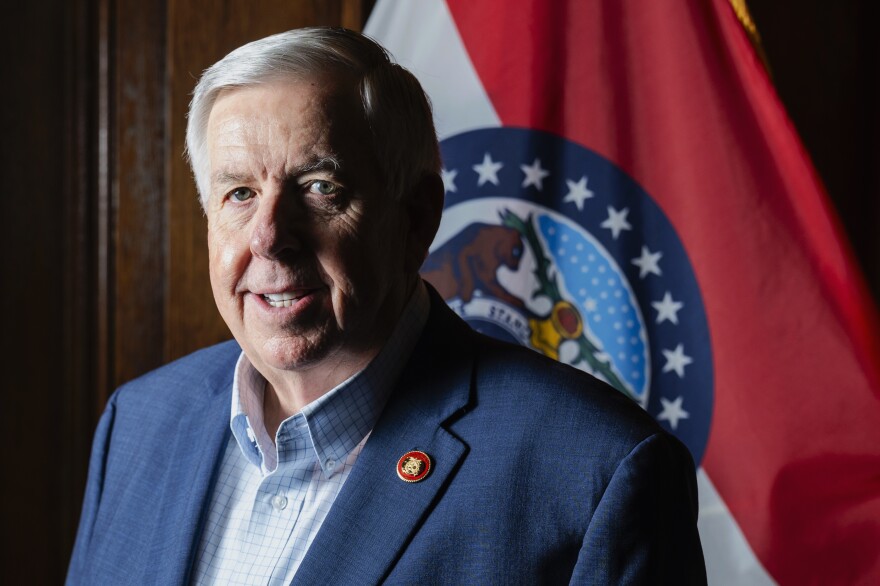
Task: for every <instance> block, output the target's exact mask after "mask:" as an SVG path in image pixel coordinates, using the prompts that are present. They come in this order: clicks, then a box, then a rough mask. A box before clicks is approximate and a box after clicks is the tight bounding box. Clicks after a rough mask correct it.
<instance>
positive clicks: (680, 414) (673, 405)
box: [657, 396, 691, 429]
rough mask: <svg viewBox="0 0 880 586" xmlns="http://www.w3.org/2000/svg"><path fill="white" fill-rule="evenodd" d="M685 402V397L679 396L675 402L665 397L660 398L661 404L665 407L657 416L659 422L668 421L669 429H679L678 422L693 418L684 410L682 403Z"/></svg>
mask: <svg viewBox="0 0 880 586" xmlns="http://www.w3.org/2000/svg"><path fill="white" fill-rule="evenodd" d="M682 401H684V397H681V396H679V397H678V398H677V399H676V400H674V401H669V400H667V399H666V398H665V397H660V403H661V404H662V405H663V411H661V412H660V414H659V415H658V416H657V420H658V421H663V420H666V421H668V422H669V427H671V428H672V429H677V428H678V422H679V420H681V419H687V418H688V417H690V416H691V414H690V413H688V412H687V411H685V410H684V409H682V407H681V403H682Z"/></svg>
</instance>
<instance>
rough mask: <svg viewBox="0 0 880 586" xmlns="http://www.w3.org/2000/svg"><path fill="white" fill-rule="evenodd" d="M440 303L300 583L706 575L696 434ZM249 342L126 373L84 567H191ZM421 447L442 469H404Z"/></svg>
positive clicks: (77, 557)
mask: <svg viewBox="0 0 880 586" xmlns="http://www.w3.org/2000/svg"><path fill="white" fill-rule="evenodd" d="M431 305H432V308H431V315H430V317H429V319H428V323H427V325H426V327H425V330H424V332H423V334H422V336H421V339H420V341H419V343H418V345H417V347H416V349H415V350H414V352H413V355H412V358H411V359H410V361H409V363H408V364H407V366H406V367H405V369H404V372H403V374H402V376H401V380H400V381H399V382H398V384H397V387H396V388H395V390H394V392H393V394H392V396H391V398H390V399H389V402H388V404H387V406H386V408H385V410H384V411H383V413H382V415H381V417H380V419H379V421H378V422H377V424H376V427H375V428H374V430H373V433H372V435H371V437H370V439H369V440H368V442H367V444H366V445H365V447H364V449H363V451H362V453H361V454H360V456H359V458H358V460H357V464H356V465H355V467H354V468H353V470H352V472H351V476H350V477H349V478H348V481H347V482H346V484H345V485H344V487H343V488H342V491H341V492H340V494H339V496H338V498H337V500H336V502H335V503H334V505H333V507H332V509H331V510H330V513H329V514H328V516H327V518H326V520H325V521H324V524H323V526H322V527H321V530H320V531H319V533H318V535H317V536H316V538H315V541H314V543H313V545H312V546H311V548H310V549H309V551H308V553H307V555H306V557H305V559H304V561H303V563H302V565H301V566H300V569H299V571H298V573H297V575H296V579H295V582H294V583H296V584H320V585H322V586H327V585H336V584H376V583H380V582H385V583H389V584H556V583H568V582H569V581H570V582H573V583H583V584H692V583H705V580H706V577H705V568H704V565H703V558H702V552H701V548H700V542H699V538H698V535H697V529H696V518H697V505H696V486H695V478H694V467H693V463H692V460H691V458H690V455H689V454H688V452H687V450H686V449H685V448H684V447H683V445H682V444H680V443H679V442H678V441H677V440H675V439H674V438H672V437H671V436H669V435H668V434H666V433H665V432H663V431H662V430H661V429H660V428H659V427H658V426H657V425H656V423H655V422H654V421H653V420H652V419H651V418H650V417H649V416H648V415H646V414H645V413H644V412H643V411H642V410H641V409H639V408H638V407H637V406H636V405H635V404H633V403H632V402H631V401H630V400H629V399H627V398H626V397H624V396H623V395H622V394H620V393H618V392H616V391H614V390H613V389H611V388H610V387H608V386H607V385H605V384H603V383H601V382H599V381H597V380H596V379H594V378H592V377H589V376H587V375H584V374H583V373H581V372H579V371H577V370H575V369H573V368H570V367H567V366H564V365H562V364H559V363H557V362H554V361H551V360H549V359H546V358H544V357H542V356H540V355H538V354H537V353H536V352H533V351H532V350H528V349H525V348H520V347H515V346H510V345H507V344H503V343H500V342H496V341H494V340H491V339H489V338H486V337H484V336H481V335H479V334H476V333H475V332H473V331H472V330H471V329H470V328H469V327H468V326H467V325H466V324H465V323H464V322H462V321H461V320H460V319H459V318H458V317H457V316H455V315H454V314H453V313H452V312H451V311H450V310H449V309H448V308H447V307H446V306H445V304H444V303H443V302H442V300H440V298H439V297H438V296H437V295H436V294H433V293H432V300H431ZM239 352H240V349H239V347H238V345H237V344H235V343H234V342H228V343H225V344H220V345H218V346H214V347H211V348H208V349H205V350H202V351H200V352H197V353H195V354H193V355H191V356H189V357H186V358H184V359H182V360H179V361H177V362H174V363H172V364H169V365H168V366H165V367H163V368H160V369H159V370H156V371H154V372H152V373H150V374H147V375H145V376H144V377H141V378H139V379H137V380H135V381H133V382H131V383H129V384H127V385H125V386H123V387H122V388H120V389H119V390H118V391H117V392H116V393H115V394H114V395H113V397H112V398H111V399H110V402H109V404H108V406H107V410H106V412H105V413H104V415H103V417H102V418H101V421H100V424H99V426H98V430H97V433H96V437H95V442H94V447H93V450H92V458H91V465H90V470H89V478H88V487H87V489H86V497H85V503H84V506H83V512H82V518H81V520H80V526H79V533H78V535H77V541H76V547H75V549H74V553H73V558H72V560H71V564H70V569H69V574H68V584H183V583H187V582H188V581H189V579H190V575H191V570H192V565H193V559H194V557H195V552H196V549H197V548H198V545H199V539H200V533H201V530H202V527H203V524H204V520H205V512H206V507H207V503H208V502H209V499H210V496H211V489H212V486H213V484H214V479H215V476H216V474H217V473H218V468H219V466H218V465H219V463H220V461H221V459H222V455H223V450H224V447H225V446H226V443H227V441H228V440H229V434H230V432H229V409H230V403H231V396H230V393H231V386H232V375H233V369H234V365H235V361H236V359H237V357H238V355H239ZM414 449H417V450H421V451H424V452H426V453H428V454H429V455H430V456H431V457H432V459H433V466H434V467H433V470H432V471H431V473H430V475H429V476H428V477H427V478H426V479H425V480H423V481H421V482H418V483H413V484H410V483H405V482H402V481H401V480H400V479H399V478H398V477H397V474H396V464H397V461H398V459H399V458H400V456H401V455H402V454H404V453H405V452H408V451H410V450H414Z"/></svg>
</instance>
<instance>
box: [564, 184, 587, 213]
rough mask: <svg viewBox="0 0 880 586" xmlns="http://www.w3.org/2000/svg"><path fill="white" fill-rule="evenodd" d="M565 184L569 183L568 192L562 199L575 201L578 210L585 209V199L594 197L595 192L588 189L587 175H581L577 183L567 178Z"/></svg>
mask: <svg viewBox="0 0 880 586" xmlns="http://www.w3.org/2000/svg"><path fill="white" fill-rule="evenodd" d="M565 184H566V185H568V194H567V195H566V196H565V197H564V198H563V200H562V201H564V202H565V203H569V202H574V205H576V206H577V208H578V211H581V210H583V209H584V200H585V199H590V198H591V197H593V195H594V194H593V192H592V191H590V190H589V189H587V176H586V175H584V176H583V177H581V180H580V181H578V182H577V183H575V182H574V181H572V180H571V179H566V180H565Z"/></svg>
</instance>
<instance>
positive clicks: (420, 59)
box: [364, 0, 501, 140]
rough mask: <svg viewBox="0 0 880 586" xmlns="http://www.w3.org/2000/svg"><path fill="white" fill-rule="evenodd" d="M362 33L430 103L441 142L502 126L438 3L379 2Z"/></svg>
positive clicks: (424, 0) (443, 5)
mask: <svg viewBox="0 0 880 586" xmlns="http://www.w3.org/2000/svg"><path fill="white" fill-rule="evenodd" d="M364 33H366V34H367V35H369V36H370V37H373V38H374V39H376V40H377V41H379V43H381V44H382V46H384V47H385V48H386V49H388V50H389V51H390V52H391V54H392V55H393V56H394V59H395V60H396V61H397V62H398V63H399V64H401V65H402V66H404V67H406V68H407V69H409V70H410V71H411V72H412V73H413V74H414V75H415V76H416V77H418V78H419V81H420V82H421V84H422V87H423V88H425V91H426V92H427V94H428V95H429V96H430V97H431V104H432V106H433V107H434V124H435V126H436V127H437V135H438V136H439V137H440V140H443V139H444V138H447V137H449V136H453V135H455V134H459V133H461V132H464V131H466V130H473V129H475V128H485V127H489V126H500V125H501V121H500V120H499V119H498V114H496V113H495V108H494V107H493V106H492V102H490V101H489V96H487V95H486V90H485V88H483V84H482V83H480V78H479V77H477V72H476V70H475V69H474V66H473V64H472V63H471V59H470V57H469V56H468V54H467V51H466V50H465V48H464V43H462V41H461V37H460V36H459V35H458V29H457V28H456V27H455V23H454V22H453V21H452V14H450V13H449V7H448V6H446V3H445V2H443V1H442V0H411V1H407V2H393V1H391V0H379V2H377V3H376V7H375V8H373V12H372V13H371V14H370V19H369V22H367V26H366V27H365V28H364Z"/></svg>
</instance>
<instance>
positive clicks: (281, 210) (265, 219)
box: [251, 192, 305, 259]
mask: <svg viewBox="0 0 880 586" xmlns="http://www.w3.org/2000/svg"><path fill="white" fill-rule="evenodd" d="M295 199H296V198H294V197H290V195H286V196H285V194H284V193H283V192H279V193H271V194H263V195H261V196H260V199H259V201H258V205H257V212H256V215H255V216H254V218H253V220H252V229H251V252H252V253H253V254H254V255H256V256H261V257H265V258H271V259H277V258H279V257H282V256H284V254H285V253H288V252H294V251H297V250H299V249H300V248H301V246H302V237H303V233H302V230H303V228H304V226H303V223H304V219H305V214H304V213H303V210H301V209H298V207H299V206H298V205H297V203H296V201H295Z"/></svg>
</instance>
